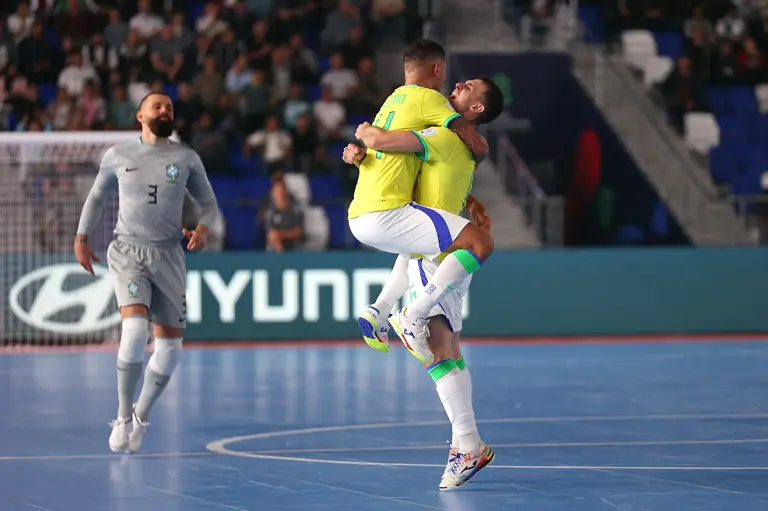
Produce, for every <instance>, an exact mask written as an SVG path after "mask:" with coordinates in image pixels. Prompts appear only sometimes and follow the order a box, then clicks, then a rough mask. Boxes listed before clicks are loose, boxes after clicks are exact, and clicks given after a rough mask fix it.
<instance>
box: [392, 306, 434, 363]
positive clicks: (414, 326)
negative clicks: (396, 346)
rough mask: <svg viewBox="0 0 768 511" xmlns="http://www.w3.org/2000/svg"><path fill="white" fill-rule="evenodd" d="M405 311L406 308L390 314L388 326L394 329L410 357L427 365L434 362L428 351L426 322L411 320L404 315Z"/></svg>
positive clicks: (419, 319) (418, 319) (420, 319)
mask: <svg viewBox="0 0 768 511" xmlns="http://www.w3.org/2000/svg"><path fill="white" fill-rule="evenodd" d="M407 309H408V307H404V308H402V309H400V310H399V311H397V312H395V313H394V314H392V315H391V316H390V317H389V324H390V325H392V328H394V329H395V332H397V336H398V337H399V338H400V340H401V341H403V344H404V345H405V348H406V349H407V350H408V351H410V352H411V355H413V356H414V357H416V358H418V359H419V360H420V361H421V362H422V363H424V364H427V365H429V364H431V363H432V362H434V361H435V356H434V355H433V354H432V352H431V351H430V350H429V344H428V343H427V339H428V338H429V328H427V320H426V319H424V318H416V319H415V320H411V319H410V318H408V317H406V315H405V312H406V310H407Z"/></svg>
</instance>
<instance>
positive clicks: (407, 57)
mask: <svg viewBox="0 0 768 511" xmlns="http://www.w3.org/2000/svg"><path fill="white" fill-rule="evenodd" d="M444 58H445V50H444V49H443V47H442V46H440V45H439V44H437V43H436V42H435V41H430V40H428V39H419V40H418V41H415V42H414V43H412V44H411V45H410V46H408V47H407V48H406V49H405V51H404V52H403V65H404V66H409V65H413V64H417V65H418V64H422V63H425V62H432V61H435V60H441V59H444Z"/></svg>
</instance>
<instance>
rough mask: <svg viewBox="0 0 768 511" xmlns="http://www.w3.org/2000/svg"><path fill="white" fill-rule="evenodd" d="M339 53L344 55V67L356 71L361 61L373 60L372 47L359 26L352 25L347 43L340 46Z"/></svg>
mask: <svg viewBox="0 0 768 511" xmlns="http://www.w3.org/2000/svg"><path fill="white" fill-rule="evenodd" d="M340 52H341V54H342V55H344V67H346V68H349V69H357V66H358V64H359V63H360V61H361V60H362V59H366V58H368V59H370V58H373V45H372V44H371V42H370V41H369V40H368V39H367V38H366V37H365V33H364V32H363V27H362V26H361V25H352V28H350V29H349V37H348V38H347V41H346V42H345V43H344V44H342V45H341V48H340Z"/></svg>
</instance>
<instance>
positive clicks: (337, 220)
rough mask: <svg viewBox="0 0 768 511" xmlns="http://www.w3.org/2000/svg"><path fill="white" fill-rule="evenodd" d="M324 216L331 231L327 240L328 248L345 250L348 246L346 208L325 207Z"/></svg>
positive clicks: (337, 206) (339, 206)
mask: <svg viewBox="0 0 768 511" xmlns="http://www.w3.org/2000/svg"><path fill="white" fill-rule="evenodd" d="M325 214H326V216H327V217H328V224H329V227H330V231H331V232H330V237H329V240H328V246H329V248H347V247H348V246H349V236H348V234H347V230H348V224H347V208H345V207H344V206H341V205H336V204H334V205H330V206H325Z"/></svg>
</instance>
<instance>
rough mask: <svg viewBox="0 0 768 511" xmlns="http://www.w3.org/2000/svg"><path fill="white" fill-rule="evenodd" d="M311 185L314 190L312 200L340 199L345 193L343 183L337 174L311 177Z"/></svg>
mask: <svg viewBox="0 0 768 511" xmlns="http://www.w3.org/2000/svg"><path fill="white" fill-rule="evenodd" d="M309 187H310V189H311V190H312V200H313V201H315V202H323V201H328V200H331V199H338V198H339V197H341V196H342V195H343V194H342V192H341V184H340V183H339V179H338V178H337V177H336V176H315V177H311V178H309Z"/></svg>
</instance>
